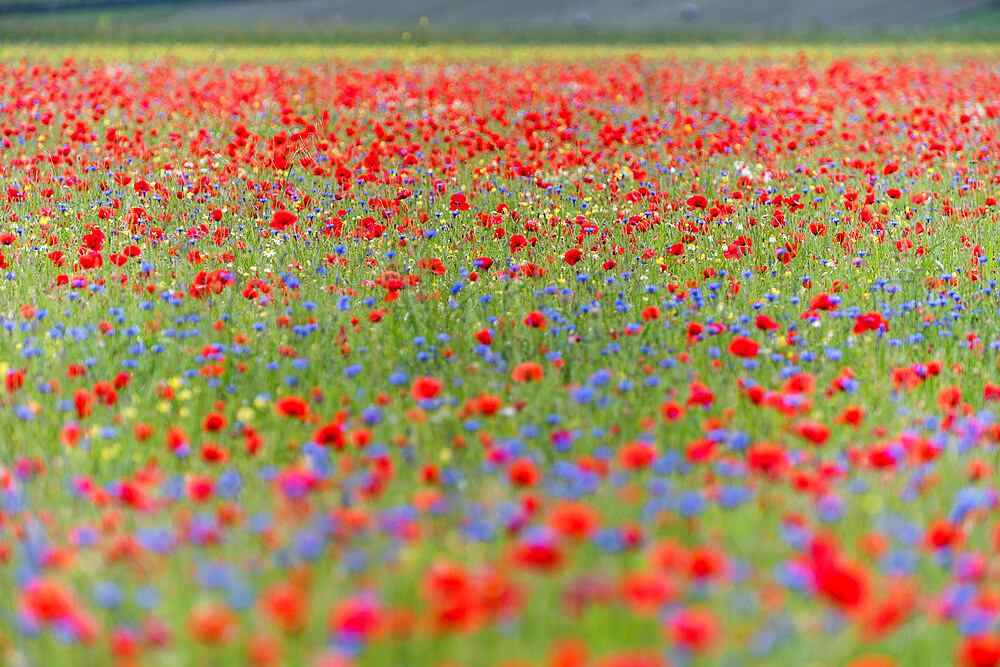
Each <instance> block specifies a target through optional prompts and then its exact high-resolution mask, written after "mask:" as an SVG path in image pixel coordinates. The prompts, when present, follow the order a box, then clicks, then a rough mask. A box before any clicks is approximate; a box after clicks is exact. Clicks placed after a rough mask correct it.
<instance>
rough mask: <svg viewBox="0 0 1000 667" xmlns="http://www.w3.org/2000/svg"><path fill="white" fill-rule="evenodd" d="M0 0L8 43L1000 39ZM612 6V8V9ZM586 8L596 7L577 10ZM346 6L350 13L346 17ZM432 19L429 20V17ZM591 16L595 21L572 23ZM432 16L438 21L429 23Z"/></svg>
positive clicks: (628, 16)
mask: <svg viewBox="0 0 1000 667" xmlns="http://www.w3.org/2000/svg"><path fill="white" fill-rule="evenodd" d="M866 2H867V0H843V2H842V3H838V4H837V5H836V7H835V8H834V7H833V4H832V3H827V2H821V1H819V0H802V1H801V2H795V3H791V4H790V3H789V0H769V2H766V3H759V4H755V3H745V2H741V1H739V0H701V2H697V3H695V4H696V5H698V6H699V7H700V10H699V11H700V12H701V15H700V17H699V18H698V19H697V20H696V21H694V22H692V23H684V22H681V21H679V19H678V16H679V14H678V12H679V10H678V9H677V8H678V7H679V6H680V3H658V4H657V3H653V4H651V3H649V2H647V1H646V0H621V2H618V3H603V2H601V1H600V0H573V1H570V0H566V1H563V2H558V3H531V2H528V1H527V0H497V2H494V3H483V2H478V1H474V0H470V1H469V2H450V3H449V2H436V3H435V2H428V1H424V2H420V1H414V2H406V3H404V2H402V1H401V0H369V1H366V2H364V3H351V2H348V1H347V0H256V1H244V2H237V1H225V0H0V17H2V18H0V41H4V42H8V43H10V42H19V43H24V42H40V43H63V44H67V43H76V42H102V43H103V42H112V43H119V44H137V43H143V42H153V43H228V44H236V43H238V44H261V45H266V44H285V43H307V44H329V43H348V44H364V43H376V44H406V43H412V44H441V43H454V44H467V43H479V44H590V43H602V44H692V43H707V44H713V43H732V42H755V43H778V42H782V43H786V42H787V43H791V42H796V43H805V44H816V43H852V44H855V43H865V42H872V43H885V44H890V43H908V42H910V41H912V40H913V39H916V38H919V39H921V40H923V41H932V42H933V41H948V42H952V41H959V42H960V41H989V42H992V41H1000V4H997V3H995V2H988V1H987V0H956V2H953V3H949V4H947V5H942V4H940V3H937V2H936V1H935V0H886V1H885V2H880V3H875V4H872V3H868V4H870V5H871V7H869V9H870V10H871V11H870V12H867V11H865V7H867V6H868V5H866ZM609 7H611V8H613V10H614V11H611V10H610V9H609ZM584 9H588V10H590V11H578V10H584ZM341 10H342V11H341ZM424 12H426V14H427V17H425V16H423V13H424ZM577 14H583V15H586V16H588V17H591V18H592V24H591V25H589V26H587V27H585V28H581V27H574V24H573V18H574V17H575V16H576V15H577ZM428 17H429V18H428Z"/></svg>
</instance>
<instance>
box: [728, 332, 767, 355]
mask: <svg viewBox="0 0 1000 667" xmlns="http://www.w3.org/2000/svg"><path fill="white" fill-rule="evenodd" d="M759 349H760V344H759V343H758V342H757V341H755V340H754V339H752V338H747V337H746V336H737V337H735V338H733V340H732V341H731V342H730V343H729V353H730V354H733V355H735V356H737V357H743V358H745V359H752V358H753V357H756V356H757V350H759Z"/></svg>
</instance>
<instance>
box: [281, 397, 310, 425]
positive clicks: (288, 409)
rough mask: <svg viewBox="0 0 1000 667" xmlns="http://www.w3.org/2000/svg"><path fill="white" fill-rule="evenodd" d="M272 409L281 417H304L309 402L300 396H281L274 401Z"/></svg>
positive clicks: (307, 411)
mask: <svg viewBox="0 0 1000 667" xmlns="http://www.w3.org/2000/svg"><path fill="white" fill-rule="evenodd" d="M274 411H275V412H276V413H278V414H279V415H281V416H282V417H294V418H296V419H305V418H306V415H308V414H309V403H307V402H306V400H305V399H304V398H302V397H301V396H295V395H289V396H282V397H281V398H279V399H278V400H276V401H275V402H274Z"/></svg>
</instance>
